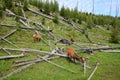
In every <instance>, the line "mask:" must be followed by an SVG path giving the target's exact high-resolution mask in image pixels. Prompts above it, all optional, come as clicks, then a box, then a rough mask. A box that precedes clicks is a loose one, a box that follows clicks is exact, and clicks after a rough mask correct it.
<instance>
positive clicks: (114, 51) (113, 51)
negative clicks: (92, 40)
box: [101, 50, 120, 53]
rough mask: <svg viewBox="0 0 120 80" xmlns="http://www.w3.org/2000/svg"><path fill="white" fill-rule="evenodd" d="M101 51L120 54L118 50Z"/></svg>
mask: <svg viewBox="0 0 120 80" xmlns="http://www.w3.org/2000/svg"><path fill="white" fill-rule="evenodd" d="M101 51H103V52H108V53H120V50H101Z"/></svg>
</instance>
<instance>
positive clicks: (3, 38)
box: [0, 36, 17, 47]
mask: <svg viewBox="0 0 120 80" xmlns="http://www.w3.org/2000/svg"><path fill="white" fill-rule="evenodd" d="M0 38H1V39H2V40H4V41H6V42H7V43H9V44H11V45H13V46H14V47H17V46H16V45H14V44H13V43H12V42H10V41H8V40H7V39H5V38H3V37H1V36H0Z"/></svg>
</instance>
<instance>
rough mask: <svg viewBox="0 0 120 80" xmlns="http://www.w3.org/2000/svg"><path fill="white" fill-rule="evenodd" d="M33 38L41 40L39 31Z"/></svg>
mask: <svg viewBox="0 0 120 80" xmlns="http://www.w3.org/2000/svg"><path fill="white" fill-rule="evenodd" d="M33 39H34V41H40V40H41V36H40V34H38V33H35V34H33Z"/></svg>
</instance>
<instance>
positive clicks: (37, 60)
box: [12, 55, 57, 67]
mask: <svg viewBox="0 0 120 80" xmlns="http://www.w3.org/2000/svg"><path fill="white" fill-rule="evenodd" d="M50 56H51V55H46V56H44V58H46V59H48V60H49V59H51V58H49V57H50ZM56 58H57V57H56ZM39 61H42V60H41V59H40V58H39V57H38V58H36V59H32V60H25V61H24V62H20V63H18V64H15V65H13V66H12V67H18V66H23V65H26V64H31V63H37V62H39Z"/></svg>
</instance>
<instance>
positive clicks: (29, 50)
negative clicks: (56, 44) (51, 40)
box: [0, 48, 66, 57]
mask: <svg viewBox="0 0 120 80" xmlns="http://www.w3.org/2000/svg"><path fill="white" fill-rule="evenodd" d="M0 49H2V48H0ZM3 49H5V50H10V51H20V52H21V51H22V52H36V53H45V54H54V55H57V56H62V57H65V56H66V55H62V54H58V53H51V52H47V51H40V50H35V49H22V48H21V49H15V48H14V49H13V48H3Z"/></svg>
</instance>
